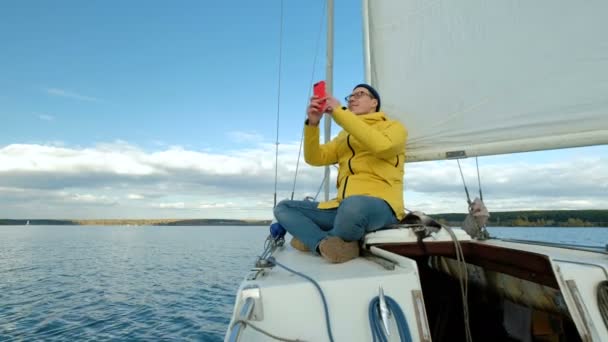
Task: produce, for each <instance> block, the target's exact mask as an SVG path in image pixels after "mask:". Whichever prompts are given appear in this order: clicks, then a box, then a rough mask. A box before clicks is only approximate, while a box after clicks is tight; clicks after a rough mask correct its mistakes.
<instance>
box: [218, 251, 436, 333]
mask: <svg viewBox="0 0 608 342" xmlns="http://www.w3.org/2000/svg"><path fill="white" fill-rule="evenodd" d="M274 257H275V258H276V260H277V261H278V262H279V263H281V264H283V265H285V266H287V267H289V268H292V269H294V270H295V271H298V272H302V273H304V274H306V275H307V276H309V277H311V278H313V279H314V280H315V281H316V282H317V283H318V284H319V286H320V287H321V289H322V290H323V293H324V295H325V298H326V300H327V304H328V310H329V315H330V324H331V327H332V331H333V337H334V340H335V341H353V342H356V341H371V340H372V336H371V330H370V327H369V318H368V307H369V303H370V301H371V300H372V299H373V298H375V297H376V296H378V293H379V287H380V286H382V288H383V290H384V294H385V295H386V296H389V297H391V298H393V299H394V300H395V301H397V302H398V303H399V305H400V307H401V310H402V311H403V312H404V314H405V316H406V319H407V321H408V323H409V326H410V333H411V335H412V337H414V339H415V340H420V338H419V328H418V326H419V324H424V327H425V328H426V329H428V328H427V327H426V318H425V317H422V318H420V317H417V315H416V312H415V311H414V308H415V305H414V298H415V297H414V293H417V292H412V291H420V290H421V286H420V281H419V278H418V270H417V267H416V263H415V262H414V261H412V260H409V259H407V258H403V257H400V256H398V255H391V256H389V257H393V258H394V261H396V262H397V264H395V265H394V269H392V270H389V269H386V268H385V267H384V266H383V265H381V264H379V263H377V262H374V261H371V260H368V259H367V258H357V259H354V260H351V261H349V262H346V263H343V264H330V263H328V262H326V261H325V260H324V259H323V258H321V257H318V256H315V255H312V254H311V253H305V252H300V251H297V250H294V249H293V248H292V247H291V246H285V247H283V248H282V249H281V250H279V251H277V252H275V254H274ZM255 273H256V271H253V272H252V273H251V274H250V275H249V276H248V278H249V277H250V276H251V275H253V274H255ZM249 287H258V288H259V295H260V296H261V300H259V301H258V303H256V305H258V306H261V309H259V308H258V309H259V310H260V311H258V313H257V314H254V319H252V320H250V322H251V323H253V324H254V325H255V326H256V327H259V328H262V329H264V330H266V331H268V332H270V333H272V334H274V335H277V336H281V337H284V338H290V339H296V338H298V339H300V340H305V341H328V340H329V337H328V333H327V329H326V322H325V314H324V309H323V303H322V299H321V296H320V294H319V292H318V291H317V289H316V288H315V286H314V285H313V284H312V283H311V282H310V281H308V280H306V279H304V278H303V277H301V276H298V275H296V274H293V273H291V272H289V271H287V270H285V269H283V268H281V267H279V266H275V267H274V268H272V269H269V270H266V271H264V272H263V273H260V274H259V275H258V276H257V278H256V279H254V280H246V281H244V282H243V284H242V285H241V288H240V289H239V295H238V296H237V303H236V305H235V314H238V313H239V311H240V309H241V307H242V305H243V303H244V298H243V297H244V296H243V293H247V291H245V292H242V290H243V289H247V288H249ZM419 298H420V299H421V298H422V296H421V293H420V297H419ZM420 304H423V302H422V301H420ZM421 310H422V312H424V308H421ZM254 313H255V310H254ZM234 319H235V316H234V315H233V319H232V322H234ZM420 319H422V320H423V321H422V322H420V323H419V320H420ZM232 322H231V324H232ZM427 331H428V330H427ZM392 332H393V334H392V335H393V336H392V338H391V339H390V340H391V341H393V340H395V341H398V339H397V337H398V335H397V329H396V327H395V326H393V327H392ZM425 333H428V332H425ZM229 335H230V334H228V335H227V336H226V341H229V337H230V336H229ZM239 340H240V341H268V340H269V337H267V336H265V335H263V334H262V333H259V332H257V331H255V330H254V329H252V328H250V327H246V328H245V329H243V330H242V333H241V335H240V338H239Z"/></svg>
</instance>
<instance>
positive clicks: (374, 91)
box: [353, 83, 380, 112]
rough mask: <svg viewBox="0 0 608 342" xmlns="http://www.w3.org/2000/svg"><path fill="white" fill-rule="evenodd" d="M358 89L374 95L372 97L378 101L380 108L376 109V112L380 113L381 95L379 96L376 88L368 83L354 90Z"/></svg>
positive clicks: (359, 85)
mask: <svg viewBox="0 0 608 342" xmlns="http://www.w3.org/2000/svg"><path fill="white" fill-rule="evenodd" d="M357 88H365V89H367V90H368V91H369V93H370V94H372V96H373V97H374V98H375V99H376V100H378V106H377V107H376V112H379V111H380V94H378V92H377V91H376V89H374V87H372V86H370V85H369V84H367V83H361V84H357V85H356V86H355V87H354V88H353V90H355V89H357Z"/></svg>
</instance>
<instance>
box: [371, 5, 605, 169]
mask: <svg viewBox="0 0 608 342" xmlns="http://www.w3.org/2000/svg"><path fill="white" fill-rule="evenodd" d="M363 10H364V14H365V15H366V18H365V19H366V20H364V30H365V32H366V43H367V49H366V50H367V52H368V53H367V54H366V65H367V70H366V74H367V75H368V77H369V78H368V81H369V82H371V84H372V85H374V86H375V87H376V88H377V89H378V90H379V92H380V94H382V107H383V110H384V111H385V112H387V114H388V115H389V116H391V117H393V118H397V119H399V120H401V121H402V122H403V123H404V124H405V125H406V126H407V127H408V130H409V138H408V143H407V145H408V146H407V147H408V150H407V154H408V159H409V161H417V160H437V159H446V158H449V157H454V156H462V155H466V156H474V155H488V154H500V153H510V152H522V151H532V150H542V149H553V148H560V147H574V146H586V145H597V144H606V143H608V34H607V33H608V20H606V14H607V13H608V1H604V0H590V1H549V0H542V1H482V0H458V1H441V0H439V1H429V0H368V1H364V9H363Z"/></svg>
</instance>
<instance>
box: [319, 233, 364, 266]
mask: <svg viewBox="0 0 608 342" xmlns="http://www.w3.org/2000/svg"><path fill="white" fill-rule="evenodd" d="M319 252H321V256H322V257H323V258H325V260H327V261H329V262H331V263H334V264H337V263H342V262H347V261H349V260H352V259H354V258H356V257H358V256H359V241H350V242H346V241H344V240H342V239H340V238H339V237H337V236H330V237H328V238H326V239H324V240H323V241H321V243H320V244H319Z"/></svg>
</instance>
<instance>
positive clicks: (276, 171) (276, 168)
mask: <svg viewBox="0 0 608 342" xmlns="http://www.w3.org/2000/svg"><path fill="white" fill-rule="evenodd" d="M279 17H280V19H279V76H278V77H279V84H278V87H277V141H276V145H275V146H276V148H275V156H274V205H273V207H276V206H277V182H278V178H279V118H280V113H281V64H282V62H283V0H281V15H280V16H279Z"/></svg>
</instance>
